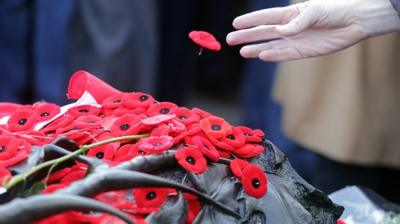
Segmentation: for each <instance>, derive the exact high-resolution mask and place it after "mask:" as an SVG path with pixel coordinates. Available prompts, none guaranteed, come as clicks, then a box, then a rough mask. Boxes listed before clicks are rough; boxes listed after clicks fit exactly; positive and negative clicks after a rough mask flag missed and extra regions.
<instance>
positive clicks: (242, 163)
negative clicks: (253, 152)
mask: <svg viewBox="0 0 400 224" xmlns="http://www.w3.org/2000/svg"><path fill="white" fill-rule="evenodd" d="M250 164H251V163H249V162H247V161H246V160H242V159H233V160H231V161H230V163H229V168H230V169H231V171H232V173H233V175H235V176H237V177H239V178H241V177H242V176H243V170H244V168H246V167H247V166H248V165H250Z"/></svg>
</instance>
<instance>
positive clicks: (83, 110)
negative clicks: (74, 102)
mask: <svg viewBox="0 0 400 224" xmlns="http://www.w3.org/2000/svg"><path fill="white" fill-rule="evenodd" d="M79 112H80V113H87V112H89V111H88V110H87V109H80V110H79Z"/></svg>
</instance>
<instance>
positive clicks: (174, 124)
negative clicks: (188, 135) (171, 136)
mask: <svg viewBox="0 0 400 224" xmlns="http://www.w3.org/2000/svg"><path fill="white" fill-rule="evenodd" d="M167 125H168V126H169V128H170V131H171V132H175V133H178V134H180V133H183V132H185V131H186V126H185V125H184V124H182V123H181V122H179V121H177V120H170V121H168V122H167Z"/></svg>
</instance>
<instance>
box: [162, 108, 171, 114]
mask: <svg viewBox="0 0 400 224" xmlns="http://www.w3.org/2000/svg"><path fill="white" fill-rule="evenodd" d="M160 113H161V114H168V113H169V109H168V108H162V109H161V110H160Z"/></svg>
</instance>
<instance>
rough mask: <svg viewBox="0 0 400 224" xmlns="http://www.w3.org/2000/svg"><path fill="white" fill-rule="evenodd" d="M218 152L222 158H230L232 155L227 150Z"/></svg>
mask: <svg viewBox="0 0 400 224" xmlns="http://www.w3.org/2000/svg"><path fill="white" fill-rule="evenodd" d="M218 152H219V155H220V156H221V157H222V158H226V159H230V158H231V157H232V153H231V152H229V151H226V150H218Z"/></svg>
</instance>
